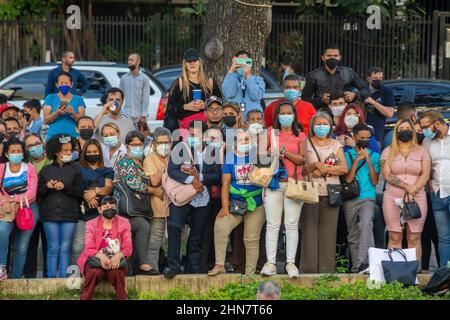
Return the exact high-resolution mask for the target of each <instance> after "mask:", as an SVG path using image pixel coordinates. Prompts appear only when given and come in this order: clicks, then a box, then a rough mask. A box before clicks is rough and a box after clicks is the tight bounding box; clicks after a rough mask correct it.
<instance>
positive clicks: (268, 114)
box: [264, 74, 316, 133]
mask: <svg viewBox="0 0 450 320" xmlns="http://www.w3.org/2000/svg"><path fill="white" fill-rule="evenodd" d="M283 90H284V98H281V99H278V100H276V101H274V102H272V103H271V104H269V105H268V106H267V108H266V110H265V111H264V120H265V122H266V126H267V127H272V126H273V117H274V113H275V110H276V108H277V106H278V105H279V104H280V102H281V101H282V100H284V99H288V100H290V101H291V102H292V104H293V105H294V106H295V109H296V110H297V119H298V123H299V124H300V125H301V128H302V129H303V132H305V133H307V132H308V129H309V123H310V122H311V118H312V117H313V116H314V115H315V114H316V109H314V106H313V105H312V104H311V103H309V102H306V101H304V100H302V99H300V97H301V96H302V95H301V91H300V79H299V78H298V77H297V76H296V75H295V74H290V75H288V76H286V78H285V79H284V82H283Z"/></svg>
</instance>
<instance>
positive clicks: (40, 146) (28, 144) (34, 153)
mask: <svg viewBox="0 0 450 320" xmlns="http://www.w3.org/2000/svg"><path fill="white" fill-rule="evenodd" d="M24 143H25V150H26V153H27V155H28V159H29V160H30V162H31V163H32V164H33V166H34V167H35V168H36V173H37V174H39V173H40V172H41V170H42V168H43V167H45V166H47V165H49V164H51V163H52V160H51V159H49V158H47V155H46V154H45V148H44V141H43V140H42V138H41V136H39V135H37V134H35V133H31V134H29V135H27V136H26V138H25V141H24Z"/></svg>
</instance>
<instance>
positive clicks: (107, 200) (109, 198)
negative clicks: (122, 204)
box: [100, 196, 117, 205]
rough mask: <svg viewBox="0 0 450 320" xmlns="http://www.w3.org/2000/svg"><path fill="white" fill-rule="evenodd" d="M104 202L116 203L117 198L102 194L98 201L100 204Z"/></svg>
mask: <svg viewBox="0 0 450 320" xmlns="http://www.w3.org/2000/svg"><path fill="white" fill-rule="evenodd" d="M106 202H114V203H116V204H117V200H116V198H114V197H113V196H104V197H103V198H102V200H101V201H100V205H103V204H105V203H106Z"/></svg>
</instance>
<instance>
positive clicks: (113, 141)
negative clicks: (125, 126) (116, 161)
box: [103, 136, 119, 148]
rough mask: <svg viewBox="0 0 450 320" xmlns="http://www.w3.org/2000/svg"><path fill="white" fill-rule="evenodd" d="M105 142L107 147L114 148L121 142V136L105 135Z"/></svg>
mask: <svg viewBox="0 0 450 320" xmlns="http://www.w3.org/2000/svg"><path fill="white" fill-rule="evenodd" d="M103 142H104V143H105V145H106V146H107V147H110V148H114V147H116V146H117V145H118V144H119V137H118V136H109V137H104V138H103Z"/></svg>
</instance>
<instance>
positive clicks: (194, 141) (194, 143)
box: [187, 137, 200, 149]
mask: <svg viewBox="0 0 450 320" xmlns="http://www.w3.org/2000/svg"><path fill="white" fill-rule="evenodd" d="M187 144H188V145H189V147H191V148H194V149H195V148H197V147H198V146H199V145H200V139H199V138H198V137H187Z"/></svg>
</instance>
